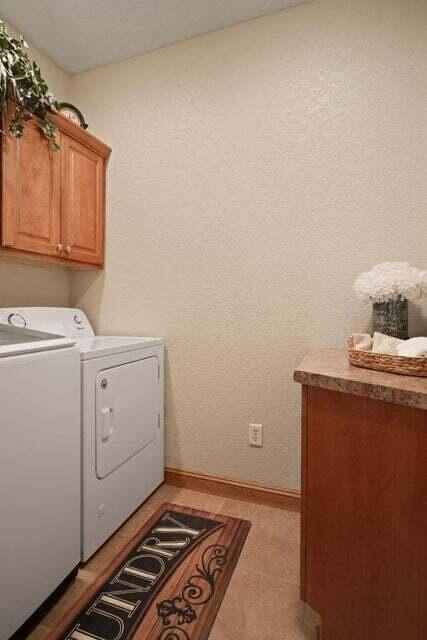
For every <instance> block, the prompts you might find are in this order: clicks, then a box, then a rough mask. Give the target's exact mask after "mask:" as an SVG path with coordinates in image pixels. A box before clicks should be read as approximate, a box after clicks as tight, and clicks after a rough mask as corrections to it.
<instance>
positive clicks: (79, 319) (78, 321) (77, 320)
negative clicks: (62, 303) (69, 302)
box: [74, 314, 83, 324]
mask: <svg viewBox="0 0 427 640" xmlns="http://www.w3.org/2000/svg"><path fill="white" fill-rule="evenodd" d="M74 322H75V323H76V324H81V323H82V322H83V320H82V319H81V317H80V316H78V315H77V314H76V315H75V316H74Z"/></svg>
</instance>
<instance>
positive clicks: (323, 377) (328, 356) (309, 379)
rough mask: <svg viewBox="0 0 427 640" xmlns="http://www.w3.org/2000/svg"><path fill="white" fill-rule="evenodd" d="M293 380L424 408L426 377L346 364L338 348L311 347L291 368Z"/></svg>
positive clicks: (425, 402)
mask: <svg viewBox="0 0 427 640" xmlns="http://www.w3.org/2000/svg"><path fill="white" fill-rule="evenodd" d="M294 380H295V381H296V382H300V383H301V384H305V385H308V386H312V387H321V388H322V389H331V390H332V391H341V392H342V393H350V394H352V395H355V396H365V397H367V398H371V399H373V400H382V401H383V402H392V403H393V404H400V405H404V406H408V407H416V408H417V409H426V410H427V378H416V377H413V376H402V375H397V374H394V373H383V372H381V371H373V370H372V369H361V368H360V367H354V366H352V365H350V364H348V361H347V353H346V352H345V351H342V350H340V349H321V350H318V351H312V352H311V353H309V354H307V356H306V357H305V358H304V360H303V361H302V363H301V365H300V366H299V367H298V368H297V369H296V370H295V372H294Z"/></svg>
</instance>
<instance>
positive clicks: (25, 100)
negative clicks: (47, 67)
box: [0, 20, 59, 150]
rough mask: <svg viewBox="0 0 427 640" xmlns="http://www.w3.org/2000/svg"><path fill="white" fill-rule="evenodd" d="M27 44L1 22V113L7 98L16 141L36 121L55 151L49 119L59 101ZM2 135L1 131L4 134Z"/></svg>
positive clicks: (52, 126) (52, 130) (53, 134)
mask: <svg viewBox="0 0 427 640" xmlns="http://www.w3.org/2000/svg"><path fill="white" fill-rule="evenodd" d="M26 49H28V45H27V43H26V42H25V40H24V38H23V37H22V36H20V37H19V38H13V37H12V36H11V35H10V34H9V32H8V30H7V27H6V25H5V23H4V22H3V21H2V20H0V113H4V112H6V111H7V108H8V99H9V98H13V99H14V101H15V103H16V109H15V113H14V115H13V117H12V119H11V121H10V123H9V131H10V133H11V134H12V135H13V136H15V137H16V138H20V137H21V136H22V135H23V133H24V128H25V124H26V123H27V122H28V121H29V120H32V119H33V118H36V121H37V125H38V127H39V128H40V130H41V132H42V134H43V135H44V136H45V137H46V139H47V140H49V142H50V144H51V146H52V148H53V149H54V150H56V149H59V145H58V144H57V141H56V126H55V124H54V123H53V122H52V120H51V119H50V118H49V114H50V113H53V111H54V109H58V108H59V105H58V101H57V100H56V98H55V97H54V96H53V95H52V94H51V93H50V91H49V88H48V86H47V83H46V81H45V80H44V78H43V77H42V75H41V71H40V67H39V66H38V64H37V63H36V62H34V61H32V60H30V58H29V57H28V53H27V51H26ZM3 133H4V132H3Z"/></svg>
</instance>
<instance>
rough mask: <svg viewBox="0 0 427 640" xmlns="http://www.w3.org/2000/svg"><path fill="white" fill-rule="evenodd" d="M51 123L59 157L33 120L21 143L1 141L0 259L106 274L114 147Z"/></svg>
mask: <svg viewBox="0 0 427 640" xmlns="http://www.w3.org/2000/svg"><path fill="white" fill-rule="evenodd" d="M52 119H53V120H54V121H55V124H56V125H57V127H58V133H57V137H58V142H59V144H60V149H59V151H53V150H52V148H51V146H50V144H49V142H48V141H47V140H46V139H45V138H44V136H43V135H42V134H41V132H40V130H39V128H38V127H37V125H36V123H35V122H33V121H31V122H29V123H28V124H27V126H26V128H25V130H24V135H23V136H22V138H20V139H16V138H14V137H13V136H11V135H10V134H6V135H2V136H1V145H2V162H1V171H2V174H1V184H2V190H1V196H2V206H1V251H0V257H1V258H6V259H15V260H24V261H26V262H28V261H38V262H44V263H48V264H49V263H50V264H57V265H61V266H63V267H68V268H101V267H102V266H103V264H104V229H105V176H106V166H107V161H108V158H109V155H110V153H111V149H110V148H109V147H108V146H107V145H105V144H104V143H103V142H101V141H100V140H98V139H97V138H95V137H94V136H92V135H91V134H89V133H88V132H87V131H85V130H83V129H81V128H80V127H77V126H76V125H74V124H73V123H71V122H69V121H68V120H66V119H65V118H63V117H62V116H60V115H55V116H53V118H52ZM4 126H5V130H7V122H6V123H5V125H4Z"/></svg>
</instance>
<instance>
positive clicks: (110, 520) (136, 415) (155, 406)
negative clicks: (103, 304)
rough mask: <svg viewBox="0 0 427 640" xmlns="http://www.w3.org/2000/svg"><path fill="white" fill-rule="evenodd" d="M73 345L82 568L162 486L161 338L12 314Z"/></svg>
mask: <svg viewBox="0 0 427 640" xmlns="http://www.w3.org/2000/svg"><path fill="white" fill-rule="evenodd" d="M9 311H11V312H14V313H18V314H19V315H20V317H22V318H23V321H24V322H25V326H27V327H29V328H32V329H38V330H40V331H50V332H54V333H56V334H60V335H63V336H66V337H69V338H73V339H75V340H76V344H77V346H78V347H79V349H80V356H81V381H82V493H83V500H82V560H83V561H86V560H87V559H88V558H89V557H90V556H91V555H92V554H93V553H94V552H95V551H96V550H97V549H98V548H99V547H100V546H101V545H102V544H103V543H104V542H105V541H106V540H107V539H108V538H109V537H110V536H111V535H112V534H113V533H114V531H115V530H116V529H117V528H118V527H120V525H122V524H123V522H124V521H125V520H126V519H127V518H128V517H129V516H130V515H131V514H132V513H133V511H135V509H137V508H138V507H139V505H140V504H141V503H142V502H143V501H144V500H145V499H146V498H147V497H148V496H149V495H150V494H151V493H152V492H153V491H154V490H155V489H156V488H157V487H158V486H159V485H160V484H161V483H162V482H163V479H164V423H163V414H164V400H163V395H164V383H163V380H164V359H163V341H162V339H161V338H147V337H118V336H96V335H95V334H94V331H93V329H92V327H91V325H90V322H89V320H88V318H87V317H86V315H85V314H84V313H83V312H82V311H80V310H79V309H67V308H49V307H47V308H46V307H45V308H42V307H32V308H29V307H26V308H22V309H19V310H17V309H13V310H9Z"/></svg>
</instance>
